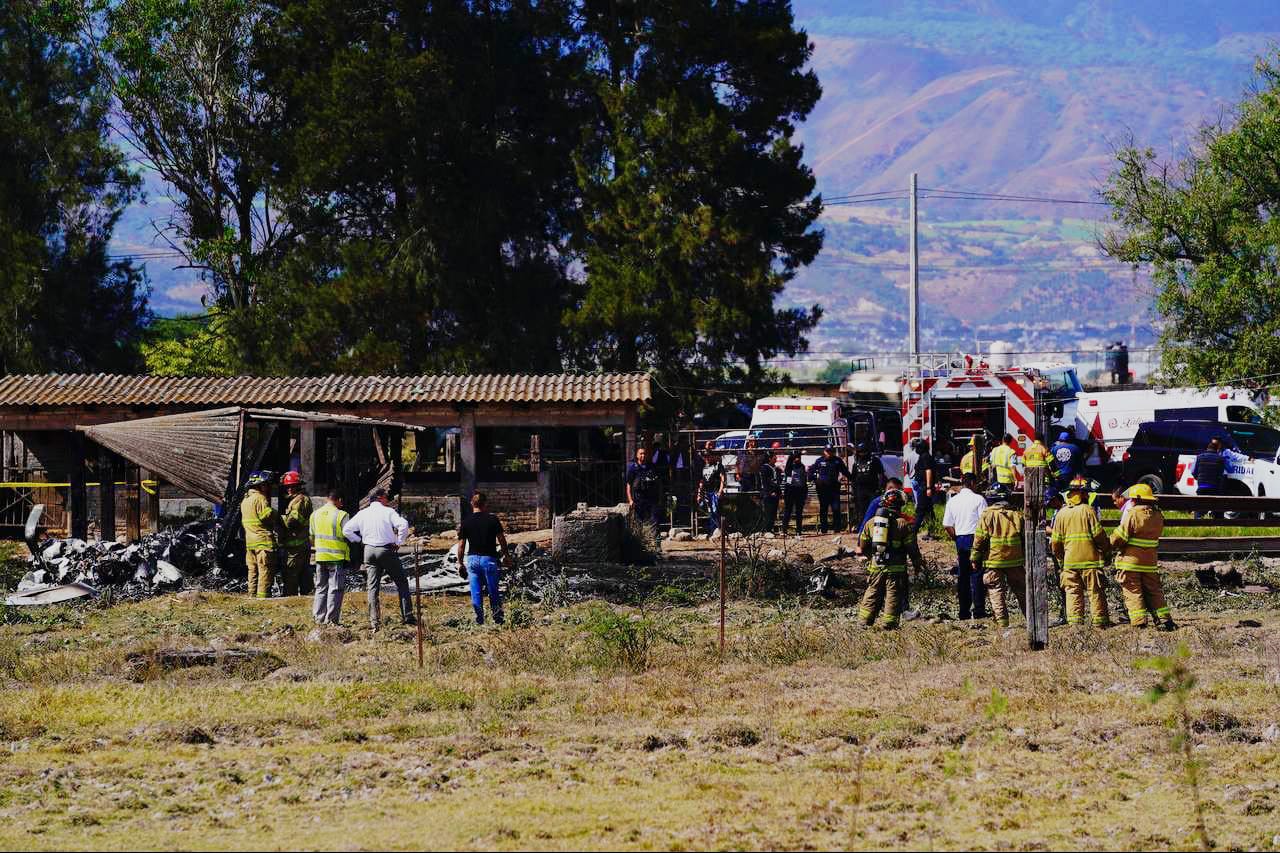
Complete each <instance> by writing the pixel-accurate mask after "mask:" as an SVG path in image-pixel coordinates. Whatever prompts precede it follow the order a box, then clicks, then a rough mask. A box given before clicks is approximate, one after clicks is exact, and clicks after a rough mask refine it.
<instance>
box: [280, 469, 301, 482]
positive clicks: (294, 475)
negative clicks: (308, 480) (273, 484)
mask: <svg viewBox="0 0 1280 853" xmlns="http://www.w3.org/2000/svg"><path fill="white" fill-rule="evenodd" d="M302 484H303V483H302V475H301V474H299V473H298V472H297V471H289V472H288V473H286V474H285V475H284V476H283V477H281V478H280V485H282V486H301V485H302Z"/></svg>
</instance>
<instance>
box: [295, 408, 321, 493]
mask: <svg viewBox="0 0 1280 853" xmlns="http://www.w3.org/2000/svg"><path fill="white" fill-rule="evenodd" d="M298 473H299V474H301V475H302V482H304V483H306V484H307V493H308V494H312V495H315V494H319V492H318V491H317V490H316V425H315V424H313V423H311V422H310V421H305V422H303V424H302V426H301V427H299V431H298Z"/></svg>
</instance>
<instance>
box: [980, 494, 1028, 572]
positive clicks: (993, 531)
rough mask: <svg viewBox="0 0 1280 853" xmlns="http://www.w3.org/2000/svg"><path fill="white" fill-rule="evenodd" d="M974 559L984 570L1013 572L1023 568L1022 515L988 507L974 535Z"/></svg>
mask: <svg viewBox="0 0 1280 853" xmlns="http://www.w3.org/2000/svg"><path fill="white" fill-rule="evenodd" d="M973 560H974V562H975V563H981V565H982V568H984V569H1011V568H1016V567H1018V566H1021V565H1023V564H1024V563H1025V562H1026V555H1025V553H1024V552H1023V550H1022V513H1021V512H1019V511H1018V510H1016V509H1010V508H1009V507H1007V506H993V507H987V508H986V509H984V510H983V511H982V516H981V517H980V518H979V519H978V530H977V532H975V533H974V534H973Z"/></svg>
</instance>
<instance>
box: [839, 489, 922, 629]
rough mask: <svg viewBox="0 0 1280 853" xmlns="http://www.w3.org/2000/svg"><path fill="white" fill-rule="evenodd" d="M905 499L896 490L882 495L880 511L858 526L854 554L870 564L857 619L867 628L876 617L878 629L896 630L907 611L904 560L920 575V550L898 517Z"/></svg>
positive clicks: (907, 527) (900, 515)
mask: <svg viewBox="0 0 1280 853" xmlns="http://www.w3.org/2000/svg"><path fill="white" fill-rule="evenodd" d="M905 502H906V495H904V494H903V493H902V492H901V491H899V490H898V489H890V490H889V491H887V492H885V494H884V497H883V498H882V499H881V501H880V509H878V510H876V514H875V515H874V516H873V517H872V518H871V520H870V521H868V522H867V523H866V524H864V525H863V526H862V532H861V533H860V534H859V535H858V544H857V546H856V547H855V549H854V550H855V551H856V552H857V553H858V554H861V555H867V554H868V552H870V557H871V564H870V566H868V568H867V575H868V577H867V589H866V592H864V593H863V594H862V604H861V606H859V608H858V618H860V619H861V620H862V624H864V625H866V626H868V627H870V626H871V625H873V624H875V621H876V616H877V615H879V616H880V627H881V628H883V629H885V630H886V631H889V630H892V629H894V628H897V627H898V620H899V619H900V618H901V617H902V611H903V610H905V609H906V607H907V596H908V595H909V594H910V584H909V582H908V580H907V559H908V558H910V560H911V564H912V565H913V566H914V567H915V570H916V573H917V574H919V572H920V565H921V562H922V560H921V557H920V547H919V546H918V545H917V544H916V534H915V531H914V530H912V528H911V523H910V522H909V521H907V520H906V519H905V518H903V517H902V507H903V504H904V503H905ZM882 611H883V612H882Z"/></svg>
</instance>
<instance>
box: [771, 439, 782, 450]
mask: <svg viewBox="0 0 1280 853" xmlns="http://www.w3.org/2000/svg"><path fill="white" fill-rule="evenodd" d="M769 446H770V447H771V448H772V449H774V450H778V449H779V448H781V447H782V442H781V441H775V442H774V443H773V444H771V445H769Z"/></svg>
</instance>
